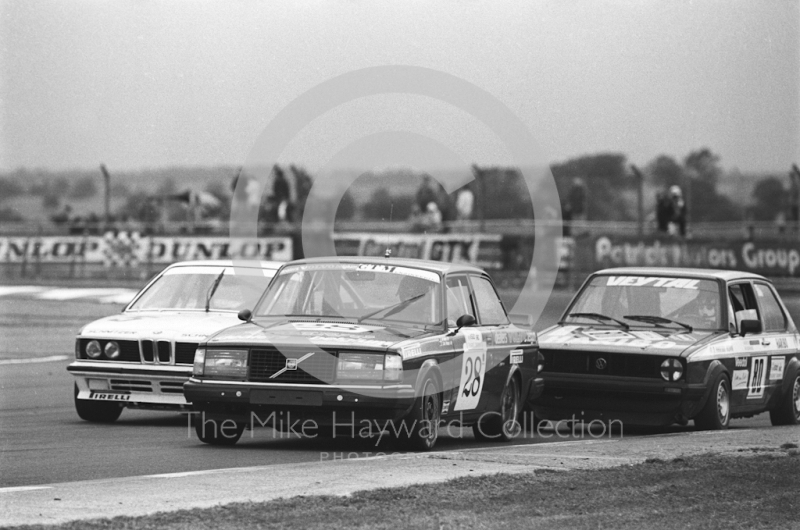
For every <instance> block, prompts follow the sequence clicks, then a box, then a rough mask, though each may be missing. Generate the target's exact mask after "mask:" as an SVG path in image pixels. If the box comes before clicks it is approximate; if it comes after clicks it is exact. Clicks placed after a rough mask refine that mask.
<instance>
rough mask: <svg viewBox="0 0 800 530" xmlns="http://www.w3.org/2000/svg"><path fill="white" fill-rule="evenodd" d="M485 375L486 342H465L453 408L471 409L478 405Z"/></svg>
mask: <svg viewBox="0 0 800 530" xmlns="http://www.w3.org/2000/svg"><path fill="white" fill-rule="evenodd" d="M485 375H486V343H485V342H480V343H472V344H469V343H468V344H467V345H466V347H465V348H464V360H463V362H462V364H461V384H460V385H459V387H458V397H457V398H456V406H455V407H454V408H453V410H473V409H474V408H476V407H477V406H478V402H479V401H480V400H481V392H482V391H483V380H484V378H485V377H484V376H485Z"/></svg>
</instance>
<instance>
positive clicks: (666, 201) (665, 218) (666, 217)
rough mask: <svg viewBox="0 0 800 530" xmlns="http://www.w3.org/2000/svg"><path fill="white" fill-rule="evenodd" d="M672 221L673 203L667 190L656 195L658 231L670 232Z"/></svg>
mask: <svg viewBox="0 0 800 530" xmlns="http://www.w3.org/2000/svg"><path fill="white" fill-rule="evenodd" d="M670 219H672V201H671V200H670V198H669V194H668V193H667V192H666V190H659V191H658V193H656V222H657V223H658V231H659V232H664V233H665V234H666V233H668V232H669V222H670Z"/></svg>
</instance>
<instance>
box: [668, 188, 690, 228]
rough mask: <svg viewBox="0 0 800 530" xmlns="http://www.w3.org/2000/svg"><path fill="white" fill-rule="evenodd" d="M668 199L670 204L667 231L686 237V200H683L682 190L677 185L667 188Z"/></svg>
mask: <svg viewBox="0 0 800 530" xmlns="http://www.w3.org/2000/svg"><path fill="white" fill-rule="evenodd" d="M669 199H670V203H671V205H672V216H671V217H670V223H669V233H670V234H672V235H680V236H681V237H686V201H684V200H683V192H682V191H681V188H680V187H679V186H672V187H671V188H670V189H669Z"/></svg>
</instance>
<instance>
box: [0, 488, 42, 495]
mask: <svg viewBox="0 0 800 530" xmlns="http://www.w3.org/2000/svg"><path fill="white" fill-rule="evenodd" d="M51 489H53V486H16V487H13V488H0V494H1V493H16V492H18V491H36V490H51Z"/></svg>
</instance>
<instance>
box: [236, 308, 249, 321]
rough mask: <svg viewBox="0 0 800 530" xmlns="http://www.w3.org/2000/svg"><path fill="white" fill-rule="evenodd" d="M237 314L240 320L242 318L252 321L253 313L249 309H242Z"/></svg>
mask: <svg viewBox="0 0 800 530" xmlns="http://www.w3.org/2000/svg"><path fill="white" fill-rule="evenodd" d="M237 316H238V317H239V320H242V321H244V322H250V319H251V318H253V313H252V312H250V310H249V309H242V310H241V311H239V314H238V315H237Z"/></svg>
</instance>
